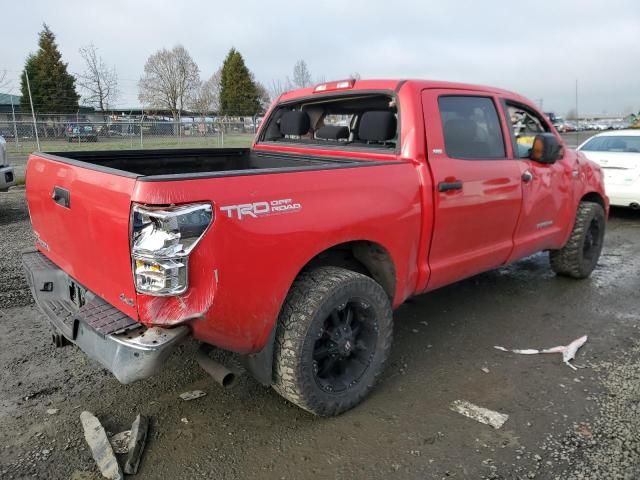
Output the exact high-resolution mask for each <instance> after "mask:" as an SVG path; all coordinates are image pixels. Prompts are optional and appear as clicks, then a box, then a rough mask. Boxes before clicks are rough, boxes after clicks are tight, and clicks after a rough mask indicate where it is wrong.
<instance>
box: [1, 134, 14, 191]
mask: <svg viewBox="0 0 640 480" xmlns="http://www.w3.org/2000/svg"><path fill="white" fill-rule="evenodd" d="M15 184H16V177H15V174H14V172H13V167H12V166H11V165H9V162H8V160H7V142H6V141H5V139H4V138H3V137H2V136H0V192H6V191H7V190H9V187H11V186H13V185H15Z"/></svg>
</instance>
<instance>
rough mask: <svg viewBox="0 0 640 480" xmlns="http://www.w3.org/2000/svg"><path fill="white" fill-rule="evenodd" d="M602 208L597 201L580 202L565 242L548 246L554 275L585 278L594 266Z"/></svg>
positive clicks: (600, 242) (600, 240)
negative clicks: (554, 248)
mask: <svg viewBox="0 0 640 480" xmlns="http://www.w3.org/2000/svg"><path fill="white" fill-rule="evenodd" d="M605 226H606V221H605V216H604V209H603V208H602V206H600V205H599V204H597V203H592V202H580V205H578V211H577V213H576V222H575V225H574V226H573V230H572V232H571V236H570V237H569V241H568V242H567V244H566V245H565V246H564V247H562V248H561V249H560V250H551V251H550V252H549V260H550V262H551V268H552V269H553V271H554V272H556V273H557V274H558V275H563V276H566V277H572V278H578V279H581V278H587V277H588V276H589V275H591V272H592V271H593V269H594V268H595V267H596V264H597V263H598V259H599V258H600V252H601V251H602V245H603V243H604V233H605Z"/></svg>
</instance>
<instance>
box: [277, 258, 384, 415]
mask: <svg viewBox="0 0 640 480" xmlns="http://www.w3.org/2000/svg"><path fill="white" fill-rule="evenodd" d="M392 331H393V325H392V312H391V305H390V302H389V298H388V296H387V294H386V293H385V291H384V290H383V288H382V287H381V286H380V285H379V284H378V283H376V282H375V281H374V280H372V279H371V278H369V277H367V276H365V275H362V274H360V273H356V272H353V271H350V270H346V269H343V268H337V267H320V268H317V269H314V270H311V271H307V272H303V273H301V274H300V276H299V277H298V278H297V279H296V281H295V283H294V284H293V286H292V288H291V291H290V292H289V295H288V297H287V300H286V301H285V304H284V306H283V308H282V312H281V313H280V318H279V320H278V327H277V332H276V345H275V352H274V375H273V388H274V389H275V390H276V391H277V392H278V393H279V394H280V395H282V396H283V397H284V398H286V399H287V400H289V401H290V402H292V403H294V404H296V405H298V406H299V407H301V408H304V409H305V410H307V411H309V412H311V413H313V414H315V415H320V416H332V415H339V414H340V413H342V412H345V411H346V410H349V409H350V408H353V407H354V406H356V405H357V404H359V403H360V402H361V401H362V400H363V399H364V398H365V397H366V396H367V394H368V393H369V392H370V391H371V389H372V388H373V386H374V385H375V383H376V381H377V380H378V378H379V377H380V375H381V373H382V371H383V369H384V365H385V363H386V361H387V359H388V357H389V352H390V350H391V341H392Z"/></svg>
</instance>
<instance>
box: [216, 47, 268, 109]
mask: <svg viewBox="0 0 640 480" xmlns="http://www.w3.org/2000/svg"><path fill="white" fill-rule="evenodd" d="M261 110H262V108H261V106H260V92H259V91H258V88H257V86H256V84H255V82H254V81H253V79H252V76H251V72H250V71H249V69H248V68H247V66H246V65H245V63H244V59H243V58H242V55H240V52H238V51H237V50H236V49H235V48H232V49H231V50H229V53H228V54H227V58H225V60H224V63H223V64H222V74H221V78H220V114H221V115H229V116H245V115H247V116H248V115H255V114H256V113H259V112H260V111H261Z"/></svg>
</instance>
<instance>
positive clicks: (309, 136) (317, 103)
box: [260, 93, 398, 150]
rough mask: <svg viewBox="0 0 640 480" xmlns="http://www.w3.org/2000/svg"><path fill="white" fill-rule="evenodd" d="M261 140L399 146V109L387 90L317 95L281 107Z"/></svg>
mask: <svg viewBox="0 0 640 480" xmlns="http://www.w3.org/2000/svg"><path fill="white" fill-rule="evenodd" d="M260 141H262V142H275V143H297V144H300V143H301V144H305V145H309V146H321V147H336V148H340V149H356V148H376V149H383V150H394V149H395V148H396V147H397V146H398V111H397V106H396V102H395V100H394V99H393V98H392V97H391V96H389V95H384V94H355V93H354V94H350V95H345V96H340V97H335V96H332V97H330V98H327V97H326V96H325V97H324V98H323V97H316V98H313V99H309V100H305V101H301V102H296V103H288V104H286V105H282V106H280V107H279V108H277V109H276V110H275V111H274V112H273V114H272V115H271V116H270V118H269V119H268V120H267V124H266V127H265V129H264V130H263V132H262V134H261V137H260Z"/></svg>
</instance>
